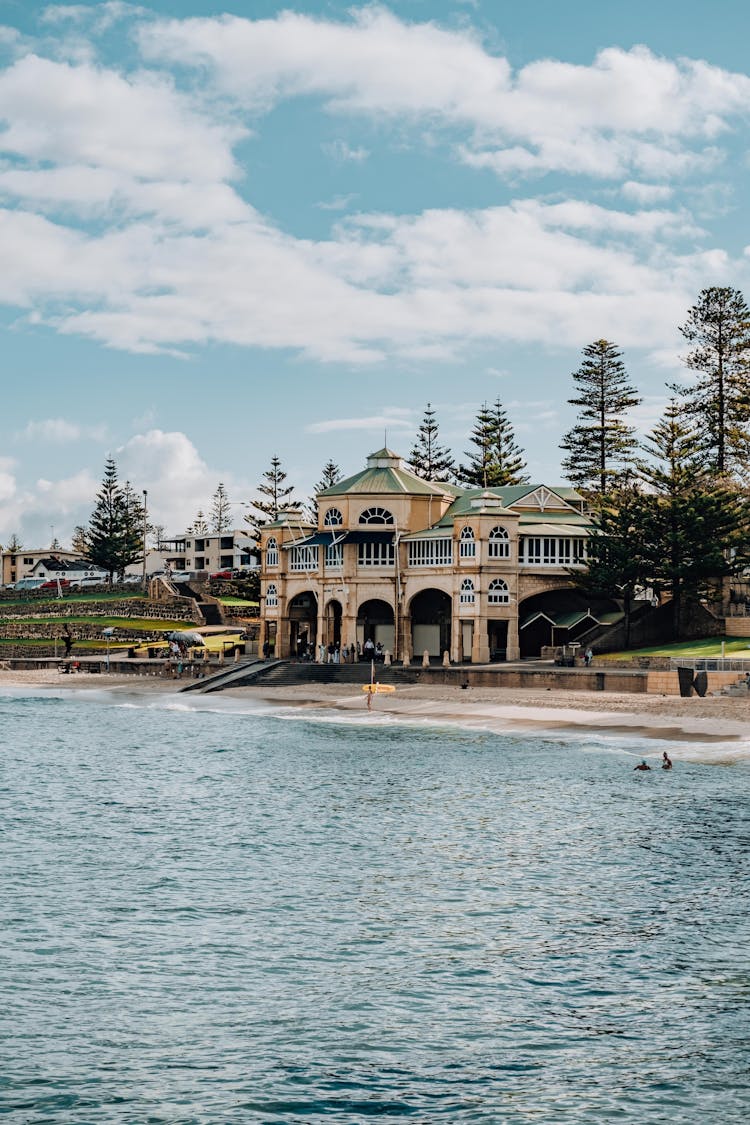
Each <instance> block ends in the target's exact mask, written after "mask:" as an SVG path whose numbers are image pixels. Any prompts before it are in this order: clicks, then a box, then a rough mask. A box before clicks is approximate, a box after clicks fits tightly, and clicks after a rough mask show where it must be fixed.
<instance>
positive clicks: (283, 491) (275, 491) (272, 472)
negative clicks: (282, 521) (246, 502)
mask: <svg viewBox="0 0 750 1125" xmlns="http://www.w3.org/2000/svg"><path fill="white" fill-rule="evenodd" d="M285 481H286V473H285V472H284V470H283V469H282V467H281V460H280V459H279V458H278V457H272V458H271V464H270V467H269V468H268V469H266V471H265V472H264V473H263V476H262V478H261V483H260V484H259V485H258V496H257V497H256V499H255V500H251V501H250V506H251V507H252V508H254V509H255V511H254V512H249V513H248V514H247V515H246V516H245V521H246V522H247V523H249V524H250V525H251V527H252V528H253V533H254V535H255V538H256V539H259V538H260V529H261V527H263V526H264V525H265V524H267V523H273V521H274V520H275V519H277V518H278V515H279V512H280V511H281V509H282V508H287V507H290V506H291V505H292V504H293V503H294V500H293V495H294V485H287V484H285V483H284V482H285Z"/></svg>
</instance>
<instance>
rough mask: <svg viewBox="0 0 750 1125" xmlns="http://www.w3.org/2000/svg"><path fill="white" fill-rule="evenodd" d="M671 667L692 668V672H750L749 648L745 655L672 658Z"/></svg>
mask: <svg viewBox="0 0 750 1125" xmlns="http://www.w3.org/2000/svg"><path fill="white" fill-rule="evenodd" d="M672 667H673V668H692V669H693V671H694V672H750V649H748V653H747V656H746V657H744V658H743V657H739V658H738V657H729V656H713V657H701V658H698V657H693V658H692V659H691V658H690V657H686V656H681V657H679V658H678V659H675V658H673V659H672Z"/></svg>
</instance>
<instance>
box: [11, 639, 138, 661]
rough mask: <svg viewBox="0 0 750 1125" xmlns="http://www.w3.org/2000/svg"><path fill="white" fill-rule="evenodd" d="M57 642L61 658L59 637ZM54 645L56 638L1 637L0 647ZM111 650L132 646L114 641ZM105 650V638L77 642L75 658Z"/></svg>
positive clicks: (74, 650) (46, 646)
mask: <svg viewBox="0 0 750 1125" xmlns="http://www.w3.org/2000/svg"><path fill="white" fill-rule="evenodd" d="M57 642H58V655H59V656H61V655H62V653H63V643H62V641H61V639H60V638H59V637H58V638H57ZM54 643H55V638H54V637H27V638H26V637H25V638H21V637H0V645H23V647H24V648H35V647H37V646H39V647H41V646H44V647H45V648H49V646H50V645H54ZM109 648H110V651H111V652H115V651H116V650H117V649H127V648H130V645H129V644H128V643H127V641H120V642H116V641H114V642H110V645H109ZM104 649H105V640H104V638H102V639H101V640H100V641H76V642H75V646H74V648H73V656H74V657H75V654H76V653H79V654H80V653H82V652H104Z"/></svg>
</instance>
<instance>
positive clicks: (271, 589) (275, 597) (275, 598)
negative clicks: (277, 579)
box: [266, 582, 279, 609]
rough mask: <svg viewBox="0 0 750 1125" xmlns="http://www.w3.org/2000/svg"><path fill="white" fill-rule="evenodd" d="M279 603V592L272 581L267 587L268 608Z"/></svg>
mask: <svg viewBox="0 0 750 1125" xmlns="http://www.w3.org/2000/svg"><path fill="white" fill-rule="evenodd" d="M278 604H279V592H278V590H277V589H276V586H275V584H274V583H273V582H272V583H271V585H270V586H267V587H266V609H268V608H269V606H270V607H273V606H276V605H278Z"/></svg>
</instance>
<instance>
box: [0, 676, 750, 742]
mask: <svg viewBox="0 0 750 1125" xmlns="http://www.w3.org/2000/svg"><path fill="white" fill-rule="evenodd" d="M182 683H183V682H182V681H180V680H171V679H166V678H162V677H145V676H132V675H117V674H114V673H113V674H110V675H102V676H82V675H79V676H62V675H60V673H59V672H57V671H53V670H44V671H12V672H9V671H0V692H2V691H3V689H8V690H10V691H12V692H13V693H14V694H16V693H17V689H23V688H34V689H41V690H42V691H48V690H55V691H61V692H63V693H65V692H67V691H82V692H84V693H88V692H90V691H93V690H99V691H106V692H112V693H113V694H117V695H130V696H136V697H137V696H143V697H147V696H153V695H157V694H160V695H177V694H178V692H179V688H180V687H181V686H182ZM207 698H208V697H207V696H203V695H193V694H191V695H186V696H185V697H184V700H185V704H186V707H190V706H195V705H197V704H198V703H199V701H203V702H205V701H206V700H207ZM220 699H225V700H227V701H232V704H233V705H234V706H236V705H237V703H238V702H242V701H246V702H253V703H255V704H259V705H260V706H261V708H263V709H279V708H281V709H284V710H288V709H291V710H294V711H298V712H300V713H305V712H307V713H309V715H310V717H311V718H316V719H321V718H322V719H325V717H326V713H335V714H336V715H337V716H338V717H339V718H343V717H345V716H348V717H349V718H350V719H351V720H352V721H355V722H360V721H367V719H368V712H367V709H366V700H365V696H364V693H362V692H361V691H357V690H354V689H353V688H349V689H343V688H342V686H341V685H336V684H330V685H317V684H300V685H294V686H289V687H276V688H274V687H270V686H267V687H264V686H262V685H258V686H257V687H238V688H227V689H226V690H225V691H222V692H220V693H216V694H212V695H211V702H212V704H215V703H216V702H217V701H218V700H220ZM372 716H374V717H375V718H377V717H381V718H388V719H391V720H392V721H394V722H399V721H401V722H404V723H414V724H418V725H419V726H425V725H433V726H440V725H443V724H449V725H451V726H458V727H463V728H466V729H471V730H485V731H490V732H494V733H512V732H516V733H527V734H528V733H531V732H534V731H536V732H539V733H540V734H541V733H545V734H554V733H559V734H562V735H567V736H570V735H571V734H575V733H576V732H579V733H585V734H586V735H587V736H591V735H596V734H600V735H603V736H605V737H610V738H611V737H613V736H618V735H620V736H623V735H624V736H626V737H634V738H642V739H648V740H658V741H666V742H670V743H682V744H685V745H686V746H687V745H688V744H690V743H702V744H704V745H706V746H711V745H714V746H716V747H717V749H718V745H717V744H722V745H723V746H725V747H727V749H730V748H731V749H732V750H733V751H736V752H735V753H733V754H732V757H733V758H739V757H742V758H750V697H748V699H747V700H744V699H738V698H732V697H706V698H703V699H701V698H700V697H698V696H692V697H691V698H689V699H683V698H681V697H679V696H653V695H633V694H631V693H624V692H623V693H618V692H607V693H602V692H591V691H588V692H587V691H565V692H559V691H557V692H556V691H553V690H551V689H529V688H527V689H516V688H494V687H493V688H469V689H467V690H463V689H461V688H460V687H453V686H445V685H434V686H432V685H423V684H420V685H404V686H403V687H399V688H398V690H397V691H396V692H395V693H393V694H391V695H380V696H375V698H374V699H373V707H372Z"/></svg>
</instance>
